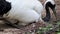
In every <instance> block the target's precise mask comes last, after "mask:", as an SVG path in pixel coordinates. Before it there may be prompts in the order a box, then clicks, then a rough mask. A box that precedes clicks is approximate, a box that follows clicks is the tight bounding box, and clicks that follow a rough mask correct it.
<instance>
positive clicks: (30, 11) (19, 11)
mask: <svg viewBox="0 0 60 34" xmlns="http://www.w3.org/2000/svg"><path fill="white" fill-rule="evenodd" d="M6 1H7V2H11V6H12V8H11V10H10V11H9V12H8V16H7V17H9V18H11V19H16V20H19V21H21V22H22V23H31V22H34V21H38V20H41V21H42V18H41V12H42V10H43V6H42V4H41V3H40V2H39V1H38V0H6Z"/></svg>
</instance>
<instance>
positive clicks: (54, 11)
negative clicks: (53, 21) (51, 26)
mask: <svg viewBox="0 0 60 34" xmlns="http://www.w3.org/2000/svg"><path fill="white" fill-rule="evenodd" d="M52 10H53V13H54V15H55V17H56V9H55V8H53V9H52Z"/></svg>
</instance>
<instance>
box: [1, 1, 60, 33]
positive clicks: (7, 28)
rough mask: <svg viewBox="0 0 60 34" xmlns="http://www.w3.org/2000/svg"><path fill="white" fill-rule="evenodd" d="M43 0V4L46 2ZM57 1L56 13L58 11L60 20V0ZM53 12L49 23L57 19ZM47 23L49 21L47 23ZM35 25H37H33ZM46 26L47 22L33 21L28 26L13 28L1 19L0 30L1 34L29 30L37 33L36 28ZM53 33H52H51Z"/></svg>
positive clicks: (43, 13)
mask: <svg viewBox="0 0 60 34" xmlns="http://www.w3.org/2000/svg"><path fill="white" fill-rule="evenodd" d="M40 1H41V2H42V4H43V3H44V2H43V1H44V0H40ZM55 3H56V13H57V18H58V20H60V0H55ZM50 12H51V19H50V21H49V23H54V22H53V21H55V20H56V19H55V16H54V14H53V12H52V11H50ZM42 16H43V17H44V16H45V10H44V11H43V12H42ZM46 24H47V23H46ZM33 25H35V26H33ZM44 26H46V25H45V24H43V23H42V22H38V23H33V24H31V25H28V26H26V27H23V28H20V29H17V28H13V27H11V26H8V25H6V24H4V22H3V21H0V29H2V30H1V31H0V34H27V32H30V34H36V30H37V29H38V28H39V27H44ZM51 34H52V33H51Z"/></svg>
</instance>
